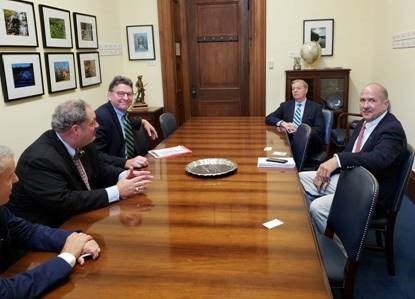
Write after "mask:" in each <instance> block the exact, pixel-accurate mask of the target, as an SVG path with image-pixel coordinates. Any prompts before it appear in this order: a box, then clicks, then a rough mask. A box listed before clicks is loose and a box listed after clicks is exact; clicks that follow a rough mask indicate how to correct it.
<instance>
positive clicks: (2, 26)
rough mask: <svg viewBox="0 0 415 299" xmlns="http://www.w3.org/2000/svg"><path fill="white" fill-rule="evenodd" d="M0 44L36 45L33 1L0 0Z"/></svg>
mask: <svg viewBox="0 0 415 299" xmlns="http://www.w3.org/2000/svg"><path fill="white" fill-rule="evenodd" d="M0 46H3V47H37V46H38V41H37V32H36V19H35V11H34V9H33V3H31V2H26V1H14V0H9V1H7V0H5V1H0Z"/></svg>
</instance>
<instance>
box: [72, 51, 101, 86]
mask: <svg viewBox="0 0 415 299" xmlns="http://www.w3.org/2000/svg"><path fill="white" fill-rule="evenodd" d="M77 55H78V71H79V82H80V85H81V87H87V86H91V85H95V84H99V83H101V67H100V63H99V54H98V52H78V53H77Z"/></svg>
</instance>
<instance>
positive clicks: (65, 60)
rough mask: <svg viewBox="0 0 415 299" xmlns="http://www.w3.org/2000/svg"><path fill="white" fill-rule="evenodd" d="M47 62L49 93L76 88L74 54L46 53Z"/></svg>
mask: <svg viewBox="0 0 415 299" xmlns="http://www.w3.org/2000/svg"><path fill="white" fill-rule="evenodd" d="M45 62H46V63H45V64H46V76H47V79H48V90H49V93H54V92H59V91H64V90H71V89H75V88H76V74H75V56H74V54H73V53H63V52H57V53H56V52H54V53H45Z"/></svg>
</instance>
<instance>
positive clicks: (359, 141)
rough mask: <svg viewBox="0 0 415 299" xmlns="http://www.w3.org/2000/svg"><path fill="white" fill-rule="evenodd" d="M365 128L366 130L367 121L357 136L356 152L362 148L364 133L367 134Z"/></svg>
mask: <svg viewBox="0 0 415 299" xmlns="http://www.w3.org/2000/svg"><path fill="white" fill-rule="evenodd" d="M365 130H366V122H364V123H363V125H362V128H361V129H360V132H359V136H357V139H356V147H355V149H354V151H353V152H354V153H358V152H360V150H361V149H362V143H363V135H364V134H365Z"/></svg>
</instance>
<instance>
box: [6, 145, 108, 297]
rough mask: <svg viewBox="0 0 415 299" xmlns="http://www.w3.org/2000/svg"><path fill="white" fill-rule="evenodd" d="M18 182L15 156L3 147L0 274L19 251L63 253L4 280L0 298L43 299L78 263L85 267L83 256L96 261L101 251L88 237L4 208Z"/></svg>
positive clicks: (13, 260)
mask: <svg viewBox="0 0 415 299" xmlns="http://www.w3.org/2000/svg"><path fill="white" fill-rule="evenodd" d="M17 181H18V177H17V175H16V174H15V163H14V158H13V153H12V152H11V150H10V149H9V148H7V147H5V146H2V145H0V273H3V272H4V271H5V270H6V269H7V268H8V267H9V266H10V265H11V264H12V263H13V262H15V256H14V253H15V251H16V250H17V249H19V248H23V249H26V250H41V251H61V253H60V254H59V255H58V256H56V257H54V258H52V259H50V260H48V261H47V262H45V263H43V264H40V265H39V266H37V267H35V268H32V269H31V270H28V271H26V272H24V273H21V274H17V275H15V276H13V277H10V278H3V277H0V298H34V297H39V296H40V295H42V294H43V293H44V292H45V291H47V290H50V289H51V288H52V287H54V286H56V285H57V284H58V283H60V282H62V281H63V280H64V279H65V278H66V277H67V276H68V275H69V274H70V273H71V272H72V268H73V267H74V266H75V264H76V261H78V263H80V264H81V265H83V264H84V258H83V257H82V256H81V255H83V254H86V253H90V254H91V256H92V258H93V259H96V258H97V257H98V255H99V253H100V251H101V249H100V248H99V246H98V244H97V243H96V242H95V241H94V240H93V238H92V237H91V236H89V235H87V234H84V233H76V232H69V231H65V230H62V229H54V228H50V227H47V226H43V225H39V224H32V223H30V222H28V221H25V220H23V219H21V218H18V217H16V216H15V215H13V213H12V212H10V210H9V209H8V208H7V207H5V206H4V205H5V204H6V203H7V201H8V200H9V196H10V192H11V189H12V184H14V183H16V182H17Z"/></svg>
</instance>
